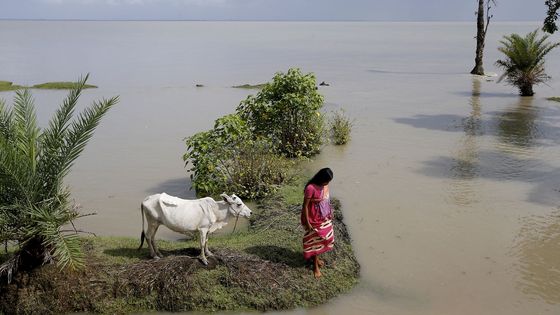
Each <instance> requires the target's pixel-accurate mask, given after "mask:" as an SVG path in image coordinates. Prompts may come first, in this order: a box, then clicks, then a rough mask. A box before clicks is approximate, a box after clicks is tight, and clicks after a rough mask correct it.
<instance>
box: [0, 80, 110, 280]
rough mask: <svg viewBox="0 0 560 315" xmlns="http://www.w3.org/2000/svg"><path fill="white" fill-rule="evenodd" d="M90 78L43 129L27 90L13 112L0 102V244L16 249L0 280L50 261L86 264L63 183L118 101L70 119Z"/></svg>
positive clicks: (18, 95) (74, 265)
mask: <svg viewBox="0 0 560 315" xmlns="http://www.w3.org/2000/svg"><path fill="white" fill-rule="evenodd" d="M87 78H88V76H86V77H85V78H83V79H80V80H79V82H77V83H76V86H75V88H74V89H73V90H71V91H70V93H69V94H68V96H67V97H66V99H65V100H64V102H63V103H62V104H61V105H60V107H59V108H58V110H57V111H56V112H55V113H54V116H53V117H52V118H51V120H50V122H49V124H48V126H47V128H45V129H43V130H41V129H40V128H39V127H38V125H37V116H36V113H35V105H34V100H33V98H32V96H31V93H30V92H29V90H20V91H17V92H16V95H15V97H14V103H13V106H12V108H7V107H6V106H5V103H4V102H3V101H2V100H0V243H4V244H5V246H6V247H7V245H8V244H10V245H13V246H14V247H15V252H14V253H13V254H12V255H11V256H9V258H8V259H6V260H5V261H4V262H3V263H2V264H1V265H0V277H7V280H8V282H9V281H11V278H12V275H13V274H14V273H15V272H17V271H18V270H25V269H32V268H35V267H37V266H40V265H42V264H45V263H50V262H52V261H56V262H57V264H58V266H59V267H60V268H65V267H69V268H78V267H80V266H82V265H83V258H84V257H83V254H82V251H81V247H80V243H79V239H78V237H77V232H78V231H76V229H75V228H74V229H69V228H68V226H69V225H70V226H72V227H73V224H72V222H73V220H75V219H77V218H79V217H80V216H81V215H80V214H79V213H78V212H77V207H75V206H74V205H72V204H71V203H70V201H69V191H68V189H67V188H66V187H65V186H64V184H63V179H64V177H65V176H66V175H67V174H68V172H69V171H70V168H71V167H72V165H73V163H74V161H75V160H76V159H77V158H78V156H79V155H80V154H81V153H82V151H83V150H84V148H85V146H86V144H87V142H88V140H89V139H90V138H91V137H92V136H93V132H94V130H95V128H96V127H97V126H98V124H99V122H100V120H101V118H102V117H103V116H104V115H105V113H106V112H107V111H108V110H109V109H110V108H111V107H112V106H113V105H115V104H116V103H117V102H118V97H113V98H110V99H104V100H102V101H98V102H94V103H93V104H92V105H91V106H90V107H88V108H86V109H85V110H84V111H83V112H82V113H80V114H79V115H78V116H77V117H76V118H75V119H72V118H73V115H74V110H75V107H76V105H77V102H78V98H79V97H80V94H81V92H82V89H83V87H84V85H85V84H86V81H87Z"/></svg>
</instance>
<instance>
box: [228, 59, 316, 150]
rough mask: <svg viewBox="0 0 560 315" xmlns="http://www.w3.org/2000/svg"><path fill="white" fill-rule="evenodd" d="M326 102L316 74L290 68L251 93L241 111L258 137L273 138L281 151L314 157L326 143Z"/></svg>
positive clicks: (272, 140)
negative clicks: (324, 129) (257, 91)
mask: <svg viewBox="0 0 560 315" xmlns="http://www.w3.org/2000/svg"><path fill="white" fill-rule="evenodd" d="M323 102H324V99H323V96H322V95H321V94H319V92H318V91H317V81H316V79H315V76H314V75H313V74H312V73H308V74H303V73H301V71H300V70H299V69H289V70H288V72H287V73H281V72H279V73H277V74H276V75H275V76H274V78H273V79H272V81H271V82H269V83H267V84H266V85H265V86H264V87H263V89H262V90H261V91H259V93H257V94H256V95H249V96H248V97H247V99H245V100H244V101H242V102H241V103H240V104H239V106H238V107H237V113H238V114H239V115H240V116H241V118H242V119H243V120H245V121H246V122H247V124H248V125H249V128H250V129H251V132H252V133H253V134H254V135H255V136H257V137H264V138H267V139H269V140H270V142H271V143H272V144H273V145H274V146H275V148H276V150H277V151H278V153H280V154H282V155H285V156H287V157H301V156H311V155H313V154H316V153H318V152H319V150H320V148H321V145H322V143H323V126H324V120H323V116H322V115H321V113H320V112H319V110H320V109H321V108H322V107H323Z"/></svg>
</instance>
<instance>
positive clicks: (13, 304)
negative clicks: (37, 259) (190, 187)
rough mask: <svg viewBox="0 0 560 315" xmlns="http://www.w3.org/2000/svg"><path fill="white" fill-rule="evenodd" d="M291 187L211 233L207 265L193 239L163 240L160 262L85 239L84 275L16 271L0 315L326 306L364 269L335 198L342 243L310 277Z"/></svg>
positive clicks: (0, 299) (3, 291) (1, 297)
mask: <svg viewBox="0 0 560 315" xmlns="http://www.w3.org/2000/svg"><path fill="white" fill-rule="evenodd" d="M299 190H300V189H298V191H299ZM288 191H289V189H288V190H286V191H284V196H274V197H273V198H269V199H268V200H267V201H266V202H263V203H261V205H259V207H258V208H257V209H253V210H254V214H253V216H252V217H251V219H250V226H249V230H248V231H244V232H237V233H235V234H229V235H221V236H217V235H214V236H211V238H210V246H211V250H212V251H213V252H214V253H215V256H213V257H209V259H208V260H209V265H208V266H204V265H203V264H202V263H201V262H200V261H199V260H198V259H197V258H196V256H197V255H198V252H199V244H198V240H196V239H192V240H188V241H186V242H184V241H176V242H173V241H158V243H159V244H160V248H161V251H162V252H163V253H164V255H165V257H164V258H162V259H159V260H154V259H149V258H148V249H147V248H146V247H144V249H141V250H137V249H136V248H137V247H138V243H139V240H138V239H134V238H116V237H84V238H83V239H82V248H83V249H84V253H85V255H86V266H85V268H84V269H83V270H80V271H76V272H63V273H61V272H60V271H59V269H58V268H57V266H56V265H46V266H43V267H42V268H40V269H36V270H34V271H31V272H29V273H25V272H22V273H19V274H18V275H17V276H16V277H15V278H14V280H13V282H12V283H11V284H9V285H7V284H5V283H3V284H1V285H0V313H2V312H6V313H10V312H15V313H34V312H37V313H44V314H53V313H54V314H58V313H68V312H88V313H89V312H96V313H111V314H122V313H130V312H134V313H137V312H148V311H170V312H178V311H208V312H214V311H220V310H228V311H233V310H235V311H243V310H258V311H267V310H286V309H293V308H296V307H311V306H316V305H319V304H323V303H325V302H327V301H328V300H329V299H331V298H333V297H335V296H337V295H338V294H341V293H343V292H347V291H349V290H350V289H351V288H352V287H353V286H354V285H355V284H356V283H357V282H358V275H359V269H360V266H359V264H358V262H357V260H356V258H355V256H354V253H353V251H352V247H351V244H350V237H349V234H348V230H347V228H346V226H345V224H344V222H343V217H342V211H341V208H340V203H339V202H337V201H336V200H335V201H334V220H333V221H334V226H335V233H336V234H335V235H336V246H335V248H334V250H333V251H331V252H329V253H328V254H326V255H325V257H324V259H325V262H326V268H325V269H324V272H323V277H322V278H321V279H320V280H316V279H315V278H314V277H313V272H312V271H311V270H310V268H309V266H307V265H306V263H305V261H304V260H303V255H302V252H301V236H302V233H303V230H302V229H301V227H300V224H299V212H300V209H301V206H300V205H297V204H292V205H290V204H289V203H288V201H285V200H290V199H292V198H291V196H289V195H290V193H289V192H288ZM300 197H301V196H300ZM139 228H140V227H139ZM0 261H2V255H0Z"/></svg>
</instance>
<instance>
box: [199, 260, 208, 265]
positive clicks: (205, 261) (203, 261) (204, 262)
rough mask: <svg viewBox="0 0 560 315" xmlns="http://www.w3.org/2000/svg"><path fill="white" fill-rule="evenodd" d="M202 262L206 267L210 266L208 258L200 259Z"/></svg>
mask: <svg viewBox="0 0 560 315" xmlns="http://www.w3.org/2000/svg"><path fill="white" fill-rule="evenodd" d="M200 262H201V263H202V264H203V265H204V266H208V260H206V258H200Z"/></svg>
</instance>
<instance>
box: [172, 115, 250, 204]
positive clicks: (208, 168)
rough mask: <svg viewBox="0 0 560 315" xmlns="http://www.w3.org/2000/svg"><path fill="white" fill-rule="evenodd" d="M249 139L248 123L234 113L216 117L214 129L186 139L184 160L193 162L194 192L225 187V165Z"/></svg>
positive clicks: (211, 190) (204, 193)
mask: <svg viewBox="0 0 560 315" xmlns="http://www.w3.org/2000/svg"><path fill="white" fill-rule="evenodd" d="M250 139H251V137H250V131H249V128H248V126H247V124H246V123H245V121H243V120H242V119H241V118H240V117H239V116H238V115H236V114H231V115H226V116H224V117H221V118H218V119H217V120H216V122H215V123H214V128H213V129H211V130H209V131H203V132H199V133H196V134H194V135H193V136H191V137H188V138H187V139H186V141H185V142H186V145H187V152H186V153H185V154H184V155H183V160H184V161H185V162H186V163H187V165H188V164H189V163H190V164H191V165H192V166H191V168H190V169H189V171H190V172H191V175H190V177H191V181H192V188H194V189H195V190H196V192H197V194H199V195H205V196H206V195H212V194H216V193H220V192H222V191H224V189H225V188H226V182H227V178H228V176H227V175H226V174H227V173H226V171H227V169H225V168H224V165H226V164H227V161H228V160H230V159H231V158H232V156H233V153H234V148H235V147H237V146H238V145H239V144H240V143H242V142H244V141H249V140H250Z"/></svg>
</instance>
